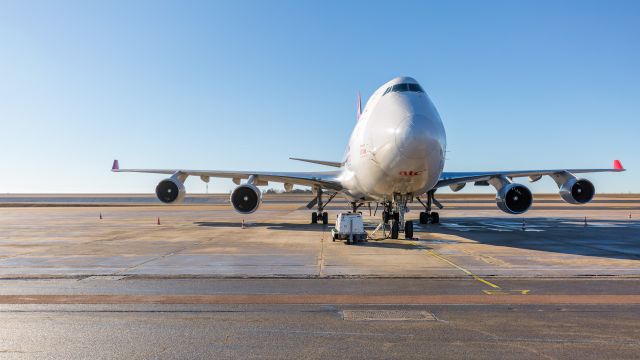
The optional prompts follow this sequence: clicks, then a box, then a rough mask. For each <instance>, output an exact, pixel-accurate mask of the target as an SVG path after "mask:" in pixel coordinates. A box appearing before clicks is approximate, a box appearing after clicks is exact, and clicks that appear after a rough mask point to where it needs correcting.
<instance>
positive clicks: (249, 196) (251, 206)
mask: <svg viewBox="0 0 640 360" xmlns="http://www.w3.org/2000/svg"><path fill="white" fill-rule="evenodd" d="M261 202H262V193H261V192H260V189H258V188H257V187H256V186H254V185H252V184H242V185H240V186H238V187H237V188H235V190H233V192H232V193H231V205H233V208H234V209H235V210H236V211H237V212H239V213H241V214H251V213H253V212H254V211H256V210H258V207H260V203H261Z"/></svg>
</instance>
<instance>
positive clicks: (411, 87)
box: [408, 84, 424, 92]
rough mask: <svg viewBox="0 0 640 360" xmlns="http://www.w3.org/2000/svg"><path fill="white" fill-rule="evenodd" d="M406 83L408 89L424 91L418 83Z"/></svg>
mask: <svg viewBox="0 0 640 360" xmlns="http://www.w3.org/2000/svg"><path fill="white" fill-rule="evenodd" d="M408 85H409V91H415V92H424V90H422V88H421V87H420V85H418V84H408Z"/></svg>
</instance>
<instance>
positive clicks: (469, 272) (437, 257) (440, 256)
mask: <svg viewBox="0 0 640 360" xmlns="http://www.w3.org/2000/svg"><path fill="white" fill-rule="evenodd" d="M412 244H413V245H414V246H418V247H420V244H418V243H415V242H412ZM424 251H425V252H426V253H427V254H429V255H431V256H433V257H435V258H436V259H440V260H442V261H444V262H446V263H447V264H449V265H451V266H453V267H455V268H456V269H458V270H460V271H462V272H463V273H465V274H467V275H469V276H471V277H472V278H474V279H475V280H477V281H479V282H481V283H483V284H485V285H489V286H491V287H492V288H494V289H500V286H498V285H496V284H494V283H492V282H490V281H487V280H485V279H483V278H481V277H480V276H478V275H476V274H474V273H472V272H471V271H469V270H467V269H465V268H463V267H462V266H460V265H458V264H456V263H454V262H452V261H451V260H449V259H447V258H446V257H444V256H442V255H440V254H438V253H436V252H435V251H433V250H427V249H424Z"/></svg>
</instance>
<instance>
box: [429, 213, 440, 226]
mask: <svg viewBox="0 0 640 360" xmlns="http://www.w3.org/2000/svg"><path fill="white" fill-rule="evenodd" d="M430 217H431V223H432V224H438V223H440V214H438V213H437V212H432V213H431V216H430Z"/></svg>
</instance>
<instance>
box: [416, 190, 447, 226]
mask: <svg viewBox="0 0 640 360" xmlns="http://www.w3.org/2000/svg"><path fill="white" fill-rule="evenodd" d="M434 194H435V190H431V191H429V192H427V203H426V204H425V203H424V202H422V200H420V198H419V197H416V199H417V200H418V201H419V202H420V204H422V206H424V209H425V210H426V211H423V212H420V224H437V223H439V222H440V214H438V213H437V212H435V211H433V212H432V211H431V204H436V206H437V207H438V209H442V204H440V202H438V200H436V198H435V197H434Z"/></svg>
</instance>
